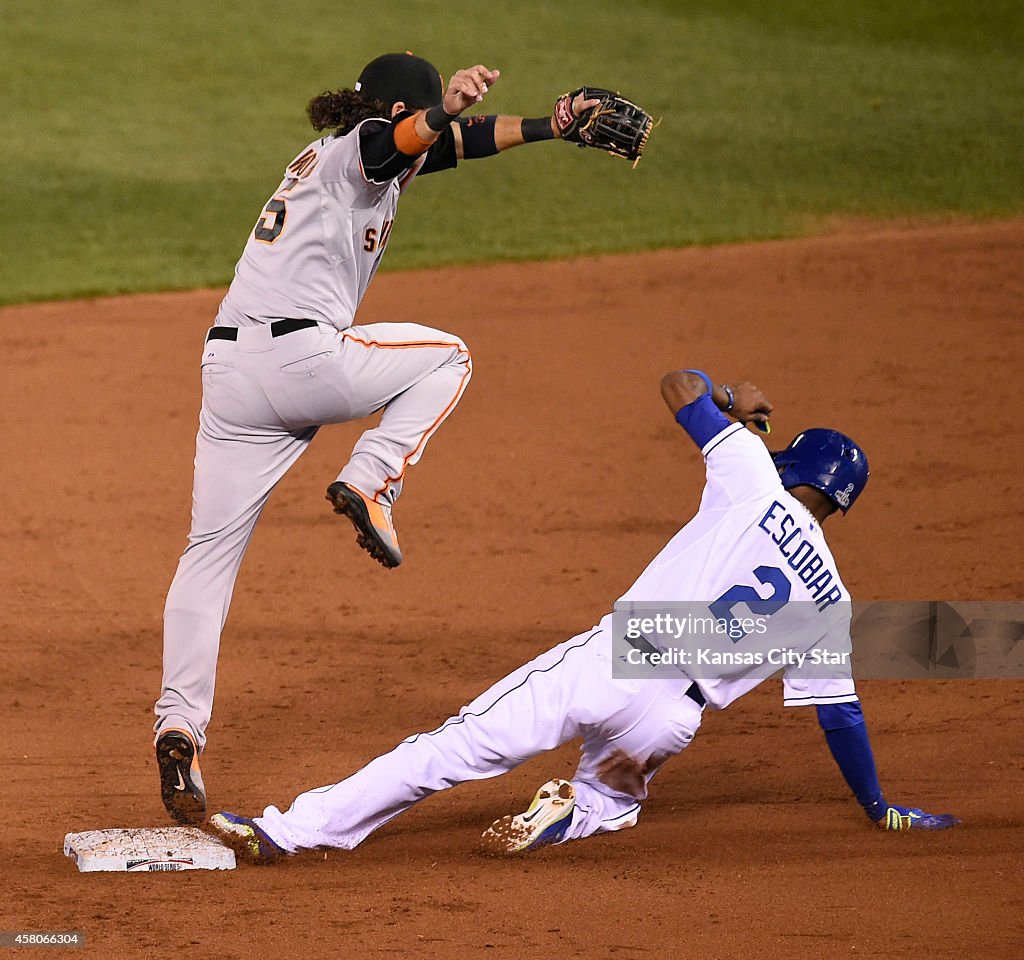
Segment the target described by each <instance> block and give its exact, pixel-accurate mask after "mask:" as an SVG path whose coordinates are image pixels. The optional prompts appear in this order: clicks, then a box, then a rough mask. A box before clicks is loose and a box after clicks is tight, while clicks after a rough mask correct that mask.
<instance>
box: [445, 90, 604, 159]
mask: <svg viewBox="0 0 1024 960" xmlns="http://www.w3.org/2000/svg"><path fill="white" fill-rule="evenodd" d="M598 103H600V101H599V100H588V99H587V98H585V97H584V96H583V94H579V95H578V96H576V98H575V99H573V100H572V103H571V108H572V112H573V116H574V117H577V118H578V117H579V116H581V115H582V114H583V113H585V112H586V111H587V110H589V109H590V108H591V107H595V106H597V104H598ZM452 132H453V133H454V135H455V155H456V157H458V159H459V160H477V159H479V158H481V157H493V156H494V155H495V154H498V153H501V151H502V150H509V149H510V148H512V147H518V146H520V145H521V144H524V143H539V142H540V141H542V140H557V139H560V138H561V136H562V134H561V130H560V128H559V126H558V122H557V121H556V119H555V115H554V112H552V113H551V114H550V115H549V116H546V117H517V116H511V115H506V114H499V115H497V116H494V115H487V116H484V115H482V114H477V115H475V116H472V117H461V118H459V120H458V121H457V122H456V123H453V124H452Z"/></svg>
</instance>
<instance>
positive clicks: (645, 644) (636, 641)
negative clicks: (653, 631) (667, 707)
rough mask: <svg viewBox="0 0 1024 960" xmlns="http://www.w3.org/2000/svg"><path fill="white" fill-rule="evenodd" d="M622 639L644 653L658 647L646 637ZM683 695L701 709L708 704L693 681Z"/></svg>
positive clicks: (655, 650) (653, 651)
mask: <svg viewBox="0 0 1024 960" xmlns="http://www.w3.org/2000/svg"><path fill="white" fill-rule="evenodd" d="M623 639H624V640H625V641H626V643H628V644H629V645H630V646H631V647H633V648H634V649H636V650H641V651H644V652H646V653H657V652H658V648H657V647H656V646H654V644H653V643H651V641H650V640H648V639H647V638H646V637H629V636H627V637H623ZM683 695H684V696H687V697H689V698H690V699H691V700H692V701H693V702H694V703H695V704H697V706H698V707H700V708H701V710H703V709H704V708H705V707H706V706H707V705H708V702H707V700H705V699H704V694H703V693H701V692H700V687H698V686H697V684H696V683H695V682H694V683H691V684H690V685H689V686H688V687H687V688H686V690H685V691H684V693H683Z"/></svg>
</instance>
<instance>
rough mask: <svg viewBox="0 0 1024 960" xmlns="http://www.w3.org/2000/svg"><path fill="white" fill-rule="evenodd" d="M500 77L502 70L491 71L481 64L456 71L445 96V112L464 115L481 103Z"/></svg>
mask: <svg viewBox="0 0 1024 960" xmlns="http://www.w3.org/2000/svg"><path fill="white" fill-rule="evenodd" d="M500 76H501V71H500V70H489V69H488V68H487V67H485V66H484V65H483V64H481V63H478V64H477V65H476V66H475V67H468V68H467V69H465V70H456V71H455V73H454V74H452V78H451V80H449V81H448V89H447V90H446V91H445V94H444V101H443V104H444V112H445V113H448V114H456V113H462V111H463V110H466V109H468V108H469V107H471V106H473V104H474V103H479V102H480V101H481V100H483V98H484V95H485V94H486V93H487V91H488V90H489V89H490V88H491V87H492V86H493V85H494V83H495V82H496V81H497V79H498V78H499V77H500Z"/></svg>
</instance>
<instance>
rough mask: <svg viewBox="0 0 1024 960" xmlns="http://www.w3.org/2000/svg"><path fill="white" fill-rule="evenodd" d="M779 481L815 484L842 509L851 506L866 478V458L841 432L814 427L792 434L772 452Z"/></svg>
mask: <svg viewBox="0 0 1024 960" xmlns="http://www.w3.org/2000/svg"><path fill="white" fill-rule="evenodd" d="M772 460H773V461H775V466H776V468H777V469H778V471H779V477H780V479H781V480H782V485H783V486H784V487H785V488H786V489H787V490H788V489H789V488H790V487H800V486H807V487H815V488H817V489H818V490H820V491H821V492H822V493H824V494H825V495H826V496H827V497H829V499H831V500H832V501H833V502H834V503H835V504H836V506H837V507H839V509H840V510H842V511H843V513H846V511H847V510H849V509H850V507H852V506H853V501H854V500H856V499H857V497H859V496H860V493H861V491H862V490H863V489H864V487H865V486H866V485H867V482H868V473H869V471H868V458H867V456H865V454H864V451H863V450H861V448H860V447H858V446H857V444H855V443H854V442H853V441H852V440H851V439H850V438H849V437H848V436H846V434H845V433H840V432H839V431H838V430H825V429H822V428H821V427H816V428H814V429H813V430H804V432H803V433H800V434H798V435H797V436H796V437H794V439H793V441H792V442H791V443H790V445H789V446H788V447H786V449H785V450H780V451H779V452H778V453H773V454H772Z"/></svg>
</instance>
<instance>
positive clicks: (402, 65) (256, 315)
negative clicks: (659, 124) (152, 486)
mask: <svg viewBox="0 0 1024 960" xmlns="http://www.w3.org/2000/svg"><path fill="white" fill-rule="evenodd" d="M498 77H499V73H498V71H497V70H490V69H488V68H487V67H485V66H482V65H479V64H478V65H477V66H474V67H470V68H469V69H466V70H459V71H457V72H456V73H455V74H454V75H453V76H452V78H451V80H450V81H449V83H448V85H447V88H446V89H445V88H444V87H443V85H442V80H441V77H440V75H439V74H438V72H437V70H436V69H435V68H434V67H433V66H432V65H431V64H430V63H428V62H427V61H426V60H422V59H420V58H419V57H414V56H411V55H407V54H388V55H385V56H382V57H378V58H377V59H375V60H373V61H372V62H371V63H369V64H367V66H366V67H365V68H364V69H363V71H362V73H361V74H360V76H359V80H358V82H357V83H356V84H355V88H354V89H352V90H347V89H346V90H339V91H335V92H330V93H324V94H321V95H320V96H318V97H314V98H313V99H312V100H311V101H310V103H309V107H308V113H309V117H310V120H311V121H312V124H313V127H314V128H315V129H316V130H318V131H324V135H323V136H322V137H321V138H320V139H317V140H314V141H313V142H312V143H310V144H309V145H308V146H306V147H304V148H303V149H302V150H300V151H299V153H298V155H297V156H296V157H295V159H294V160H292V161H291V162H290V163H289V164H288V165H287V167H286V168H285V172H284V179H283V180H282V181H281V184H280V186H279V187H278V188H277V189H276V190H275V191H274V193H273V195H272V196H271V198H270V199H269V200H268V201H267V203H266V204H265V206H264V207H263V210H262V212H261V213H260V215H259V218H258V219H257V221H256V224H255V226H254V228H253V230H252V232H251V233H250V235H249V238H248V241H247V243H246V245H245V250H244V251H243V253H242V257H241V259H240V260H239V261H238V265H237V266H236V268H235V277H234V280H233V281H232V283H231V286H230V289H229V290H228V292H227V295H226V296H225V298H224V300H223V302H222V303H221V306H220V310H219V312H218V314H217V319H216V324H215V326H214V327H212V328H211V329H210V331H209V332H208V333H207V335H206V341H205V345H204V349H203V356H202V382H203V402H202V409H201V411H200V416H199V433H198V436H197V439H196V456H195V479H194V486H193V492H192V525H191V530H190V532H189V537H188V545H187V547H186V549H185V552H184V554H183V555H182V557H181V560H180V561H179V563H178V568H177V572H176V573H175V576H174V580H173V582H172V583H171V586H170V590H169V592H168V594H167V601H166V605H165V608H164V651H163V685H162V687H163V688H162V692H161V695H160V698H159V700H158V701H157V703H156V710H155V712H156V715H157V722H156V725H155V728H154V729H155V732H156V741H155V746H156V755H157V764H158V767H159V771H160V787H161V797H162V799H163V802H164V805H165V806H166V808H167V810H168V812H169V813H170V814H171V816H172V817H173V818H174V819H175V820H177V821H178V822H180V823H198V822H201V821H202V819H203V818H204V816H205V812H206V794H205V788H204V786H203V780H202V775H201V773H200V769H199V754H200V752H201V751H202V749H203V747H204V745H205V741H206V726H207V723H208V722H209V719H210V714H211V710H212V706H213V693H214V679H215V673H216V666H217V655H218V648H219V644H220V634H221V630H222V629H223V626H224V622H225V619H226V617H227V613H228V606H229V604H230V601H231V592H232V589H233V587H234V583H235V578H236V575H237V573H238V570H239V567H240V565H241V562H242V557H243V555H244V553H245V549H246V546H247V544H248V542H249V538H250V537H251V535H252V531H253V528H254V526H255V524H256V521H257V519H258V518H259V516H260V512H261V511H262V510H263V507H264V505H265V504H266V502H267V498H268V497H269V496H270V493H271V491H272V490H273V489H274V487H275V485H276V484H277V483H278V481H279V480H281V478H282V477H283V476H284V474H285V473H286V472H287V470H288V469H289V468H290V467H291V465H292V464H293V463H295V461H296V460H297V459H298V457H299V456H300V455H301V454H302V453H303V451H304V450H305V449H306V447H307V446H308V445H309V442H310V441H311V440H312V439H313V436H314V435H315V434H316V432H317V430H318V429H319V427H320V426H321V425H323V424H329V423H343V422H346V421H349V420H357V419H360V418H362V417H366V416H369V415H370V414H372V413H375V412H377V411H383V415H382V416H381V419H380V422H379V423H378V424H377V425H376V426H375V427H373V428H372V429H369V430H367V431H366V432H365V433H364V434H363V435H362V437H361V438H360V440H359V442H358V443H357V444H356V446H355V449H354V450H353V451H352V455H351V457H350V458H349V461H348V463H347V464H346V465H345V466H344V468H343V469H342V470H341V472H340V474H339V475H338V477H337V480H336V481H335V482H333V483H331V484H330V486H329V487H328V488H327V499H328V500H329V501H330V502H331V504H332V506H333V508H334V510H335V511H336V512H337V513H339V514H342V515H344V516H346V517H347V518H348V519H349V520H350V521H351V522H352V523H353V525H354V526H355V530H356V539H357V541H358V543H359V545H360V546H362V547H363V548H364V549H365V550H367V551H368V552H369V553H370V555H371V556H372V557H373V558H374V559H375V560H377V561H379V562H380V563H381V564H383V565H384V566H385V567H396V566H398V564H399V563H401V561H402V553H401V550H400V549H399V545H398V537H397V536H396V534H395V529H394V526H393V525H392V518H391V511H392V507H393V506H394V503H395V500H396V499H397V498H398V496H399V493H400V492H401V489H402V482H403V480H404V478H405V473H406V470H407V468H408V467H409V466H411V465H412V464H415V463H416V462H417V461H418V460H419V458H420V457H421V456H422V454H423V449H424V447H425V446H426V444H427V441H428V440H429V439H430V438H431V436H433V434H434V432H435V431H436V430H437V428H438V427H439V426H440V425H441V423H442V422H443V421H444V420H445V418H446V417H447V416H448V415H449V414H450V413H451V412H452V410H453V409H454V408H455V406H456V404H457V403H458V402H459V400H460V399H461V397H462V394H463V391H464V390H465V389H466V385H467V384H468V383H469V378H470V375H471V373H472V363H471V360H470V354H469V350H468V349H467V348H466V345H465V343H463V341H462V340H461V339H459V338H458V337H456V336H453V335H452V334H448V333H443V332H441V331H440V330H433V329H430V328H428V327H424V326H420V325H418V324H413V323H379V324H373V325H371V326H357V325H354V320H355V313H356V310H357V308H358V306H359V302H360V300H361V299H362V297H363V294H364V293H365V292H366V288H367V286H368V285H369V283H370V281H371V280H372V279H373V276H374V274H375V272H376V270H377V267H378V265H379V264H380V261H381V257H382V256H383V254H384V251H385V249H386V248H387V244H388V239H389V237H390V236H391V230H392V226H393V225H394V221H395V211H396V208H397V205H398V199H399V197H400V195H401V194H402V192H403V190H404V189H405V188H406V187H407V186H408V184H409V182H410V181H411V180H412V178H413V177H414V176H416V175H417V174H419V175H423V174H427V173H433V172H435V171H439V170H445V169H449V168H452V167H455V166H456V164H457V162H458V161H459V160H460V159H473V158H477V157H487V156H491V155H493V154H497V153H499V152H500V151H502V150H507V149H508V148H509V147H514V146H516V145H518V144H521V143H528V142H531V141H542V140H551V139H555V138H557V137H560V136H562V135H563V133H564V134H566V135H567V136H566V138H567V139H572V138H574V137H575V138H576V139H578V136H579V132H578V130H576V129H575V128H576V127H577V126H578V120H579V117H580V114H581V113H583V112H584V111H587V110H589V109H591V108H592V107H593V106H594V105H595V104H596V102H597V101H595V100H592V99H587V98H585V97H584V95H583V94H582V93H579V92H578V91H577V92H576V93H575V94H566V95H565V96H564V97H562V98H561V99H560V100H559V101H558V102H557V104H556V109H557V111H558V113H559V117H558V118H557V119H556V116H555V115H552V116H547V117H542V118H539V119H524V118H521V117H512V116H473V117H471V118H469V119H466V118H463V117H462V116H461V114H462V113H463V111H465V110H467V109H468V108H470V107H472V106H474V105H475V104H477V103H479V102H480V101H481V100H483V98H484V96H485V95H486V94H487V91H488V89H489V88H490V87H491V86H492V85H493V84H494V83H495V82H496V81H497V80H498Z"/></svg>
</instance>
